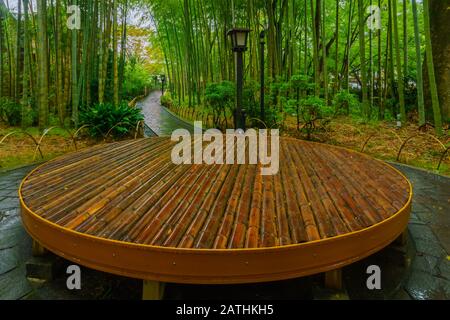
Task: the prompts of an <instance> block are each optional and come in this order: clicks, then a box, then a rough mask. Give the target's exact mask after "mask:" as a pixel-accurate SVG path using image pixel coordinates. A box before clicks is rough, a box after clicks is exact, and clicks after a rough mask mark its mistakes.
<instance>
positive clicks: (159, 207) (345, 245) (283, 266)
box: [19, 138, 412, 283]
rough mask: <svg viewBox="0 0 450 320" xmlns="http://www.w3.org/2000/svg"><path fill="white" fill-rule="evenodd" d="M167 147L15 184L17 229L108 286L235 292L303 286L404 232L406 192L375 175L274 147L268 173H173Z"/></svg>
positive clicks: (313, 149)
mask: <svg viewBox="0 0 450 320" xmlns="http://www.w3.org/2000/svg"><path fill="white" fill-rule="evenodd" d="M173 145H174V144H173V143H172V142H171V141H170V140H169V139H168V138H149V139H142V140H134V141H126V142H119V143H112V144H108V145H100V146H96V147H93V148H89V149H86V150H83V151H81V152H78V153H73V154H69V155H66V156H63V157H60V158H58V159H56V160H54V161H51V162H49V163H46V164H44V165H42V166H40V167H39V168H37V169H36V170H35V171H33V172H32V173H31V174H30V175H29V176H28V177H27V178H26V179H25V180H24V181H23V183H22V185H21V188H20V191H19V192H20V197H21V202H22V203H21V204H22V218H23V221H24V225H25V227H26V229H27V231H28V232H29V233H30V235H31V236H32V237H33V238H34V239H35V240H36V241H38V242H39V243H41V244H42V245H43V246H44V247H46V248H47V249H49V250H50V251H53V252H54V253H56V254H58V255H60V256H63V257H65V258H67V259H69V260H71V261H74V262H76V263H79V264H82V265H86V266H88V267H91V268H94V269H98V270H101V271H106V272H110V273H114V274H118V275H125V276H130V277H135V278H139V279H145V280H154V281H164V282H177V283H246V282H262V281H272V280H281V279H288V278H294V277H299V276H306V275H311V274H315V273H319V272H325V271H329V270H333V269H336V268H340V267H343V266H345V265H348V264H350V263H352V262H355V261H357V260H360V259H362V258H364V257H366V256H368V255H371V254H373V253H375V252H377V251H379V250H380V249H382V248H384V247H385V246H387V245H388V244H389V243H391V242H392V241H393V240H395V239H396V238H397V237H398V236H399V235H400V234H401V233H402V232H403V231H404V230H405V228H406V226H407V222H408V219H409V214H410V207H411V197H412V188H411V185H410V183H409V182H408V181H407V179H406V178H405V177H404V176H403V175H402V174H400V173H399V172H398V171H396V170H395V169H394V168H392V167H390V166H388V165H387V164H385V163H383V162H380V161H377V160H373V159H371V158H369V157H367V156H365V155H362V154H358V153H355V152H352V151H348V150H346V149H341V148H337V147H331V146H328V145H322V144H315V143H308V142H303V141H299V140H294V139H287V138H286V139H281V146H280V171H279V173H278V174H277V175H275V176H261V175H259V168H258V166H256V165H212V166H208V165H174V164H173V163H172V161H171V158H170V155H171V150H172V147H173Z"/></svg>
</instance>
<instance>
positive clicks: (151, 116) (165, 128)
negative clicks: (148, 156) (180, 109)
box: [136, 91, 194, 136]
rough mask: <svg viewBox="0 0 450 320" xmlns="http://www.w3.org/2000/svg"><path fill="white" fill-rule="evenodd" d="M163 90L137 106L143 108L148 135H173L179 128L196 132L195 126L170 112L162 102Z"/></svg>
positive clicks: (152, 94) (154, 93) (150, 95)
mask: <svg viewBox="0 0 450 320" xmlns="http://www.w3.org/2000/svg"><path fill="white" fill-rule="evenodd" d="M160 99H161V92H159V91H154V92H152V93H151V94H149V95H148V96H147V97H146V98H145V99H143V100H142V101H140V102H139V103H138V104H137V105H136V107H137V108H140V109H141V110H142V113H143V114H144V120H145V124H146V126H147V130H146V135H147V136H154V135H157V136H171V135H172V132H173V131H175V130H177V129H186V130H188V131H189V132H191V133H193V132H194V126H193V124H191V123H188V122H186V121H184V120H182V119H180V118H178V117H176V116H175V115H173V114H172V113H171V112H169V111H168V110H167V109H166V108H164V107H162V106H161V104H160Z"/></svg>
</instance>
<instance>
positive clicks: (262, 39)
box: [259, 30, 266, 122]
mask: <svg viewBox="0 0 450 320" xmlns="http://www.w3.org/2000/svg"><path fill="white" fill-rule="evenodd" d="M265 38H266V32H265V31H264V30H263V31H261V33H260V34H259V39H260V62H261V64H260V66H261V80H260V83H261V93H260V95H261V97H260V101H261V120H262V121H263V122H265V121H266V110H265V101H264V99H265V96H264V94H265V90H264V88H265V79H264V69H265V64H264V54H265V53H264V51H265V50H264V49H265V44H266V42H265Z"/></svg>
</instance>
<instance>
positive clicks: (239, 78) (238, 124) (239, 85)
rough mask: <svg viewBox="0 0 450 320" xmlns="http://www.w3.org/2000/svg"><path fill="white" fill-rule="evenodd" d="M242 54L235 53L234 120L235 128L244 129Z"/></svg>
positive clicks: (240, 52) (239, 52)
mask: <svg viewBox="0 0 450 320" xmlns="http://www.w3.org/2000/svg"><path fill="white" fill-rule="evenodd" d="M243 60H244V52H243V51H237V52H236V120H235V128H236V129H244V123H243V122H244V121H243V119H242V118H243V114H242V92H243V86H244V61H243Z"/></svg>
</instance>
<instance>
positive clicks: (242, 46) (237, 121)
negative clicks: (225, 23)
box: [228, 28, 250, 129]
mask: <svg viewBox="0 0 450 320" xmlns="http://www.w3.org/2000/svg"><path fill="white" fill-rule="evenodd" d="M249 32H250V29H243V28H234V29H231V30H230V31H229V32H228V35H229V36H230V37H231V41H232V47H233V51H234V52H235V58H236V109H235V110H234V127H235V129H245V115H244V110H243V108H242V93H243V86H244V52H245V51H247V39H248V34H249Z"/></svg>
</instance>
